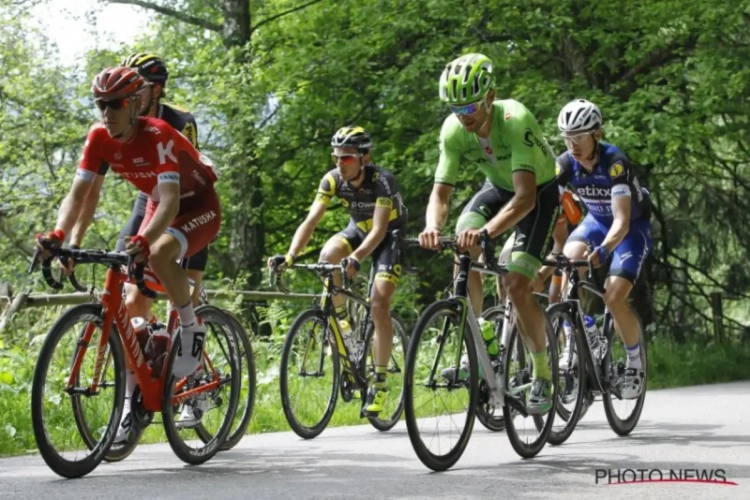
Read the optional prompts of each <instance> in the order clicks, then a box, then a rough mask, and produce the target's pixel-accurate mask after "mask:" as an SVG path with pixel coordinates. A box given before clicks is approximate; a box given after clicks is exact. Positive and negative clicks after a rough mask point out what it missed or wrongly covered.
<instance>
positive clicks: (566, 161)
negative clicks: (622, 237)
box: [556, 142, 651, 227]
mask: <svg viewBox="0 0 750 500" xmlns="http://www.w3.org/2000/svg"><path fill="white" fill-rule="evenodd" d="M600 147H601V151H600V154H599V162H598V163H597V164H596V165H595V166H594V169H593V170H592V171H591V173H589V172H588V171H586V169H585V168H584V167H583V166H582V165H581V164H580V163H579V162H577V161H576V160H575V159H574V158H573V156H572V155H571V154H570V152H568V151H566V152H565V153H563V154H561V155H560V156H558V157H557V160H556V162H557V165H556V167H557V182H558V184H559V185H560V186H561V187H563V188H564V187H567V186H568V185H570V186H572V187H573V192H574V193H576V194H577V195H578V197H579V198H580V199H581V200H582V201H583V203H584V204H585V205H586V208H587V209H588V211H589V214H590V215H591V216H592V217H594V219H596V220H597V221H598V222H600V223H602V224H603V225H605V226H606V227H610V226H611V225H612V221H613V220H614V217H613V215H612V200H613V199H614V198H618V197H628V198H630V199H631V200H632V201H631V211H630V221H631V223H633V222H636V221H642V220H649V218H650V216H651V200H650V198H649V194H648V191H647V190H646V189H645V188H643V187H641V186H640V184H639V183H638V179H637V178H636V176H635V172H634V170H633V167H632V165H631V164H630V160H628V158H627V156H625V155H624V154H623V153H622V151H620V150H619V149H617V147H616V146H613V145H612V144H607V143H604V142H602V143H600Z"/></svg>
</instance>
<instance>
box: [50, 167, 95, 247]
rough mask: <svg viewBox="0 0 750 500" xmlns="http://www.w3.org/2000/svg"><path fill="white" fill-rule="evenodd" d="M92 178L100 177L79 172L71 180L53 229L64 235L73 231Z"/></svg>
mask: <svg viewBox="0 0 750 500" xmlns="http://www.w3.org/2000/svg"><path fill="white" fill-rule="evenodd" d="M94 177H102V176H101V175H96V174H94V173H91V172H87V171H82V170H79V171H78V173H77V174H76V177H75V179H73V185H72V186H71V188H70V192H69V193H68V196H66V197H65V199H64V200H63V202H62V205H60V210H58V212H57V225H56V226H55V227H56V228H58V229H62V230H63V232H64V233H65V234H68V233H69V232H70V231H71V230H72V229H73V225H74V224H75V223H76V221H77V220H78V218H79V216H80V213H81V207H82V206H83V200H84V199H85V198H86V195H87V194H88V192H89V189H90V187H91V182H92V180H93V179H94ZM94 209H96V206H94Z"/></svg>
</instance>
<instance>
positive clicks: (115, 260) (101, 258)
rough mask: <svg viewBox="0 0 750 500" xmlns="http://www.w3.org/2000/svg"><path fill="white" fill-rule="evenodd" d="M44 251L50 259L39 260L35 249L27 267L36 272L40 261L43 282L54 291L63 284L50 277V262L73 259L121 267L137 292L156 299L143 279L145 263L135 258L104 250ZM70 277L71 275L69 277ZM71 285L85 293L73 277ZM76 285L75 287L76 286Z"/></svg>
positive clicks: (80, 261)
mask: <svg viewBox="0 0 750 500" xmlns="http://www.w3.org/2000/svg"><path fill="white" fill-rule="evenodd" d="M45 249H46V250H47V251H48V252H50V253H51V254H52V256H51V257H49V258H47V259H44V260H41V259H40V256H41V250H40V249H37V250H36V252H35V253H34V257H33V258H32V261H31V265H30V266H29V271H28V272H29V273H33V272H35V271H36V269H37V267H38V265H39V263H40V261H41V264H42V276H44V281H46V282H47V285H49V286H50V287H51V288H53V289H55V290H61V289H62V288H63V286H64V285H63V283H62V282H61V281H58V280H56V279H55V278H54V276H52V261H53V260H54V259H55V258H58V259H60V260H61V261H63V262H64V261H65V260H67V259H73V260H74V261H75V262H76V263H77V264H104V265H106V266H109V267H122V266H125V267H126V268H127V269H128V272H129V274H130V276H131V277H132V278H133V279H134V280H135V284H136V286H137V287H138V290H139V291H140V292H141V293H142V294H143V295H145V296H146V297H149V298H152V299H153V298H156V292H155V291H153V290H151V289H150V288H149V287H148V285H146V281H145V279H144V269H145V268H146V262H145V261H141V262H135V257H133V256H130V255H127V254H123V253H118V252H106V251H104V250H79V249H70V248H54V247H52V246H48V247H45ZM71 276H72V275H71ZM71 284H72V285H73V286H74V287H76V289H77V290H78V291H84V292H85V291H86V289H85V288H83V287H81V286H80V283H78V280H76V279H75V278H74V277H73V278H72V279H71ZM76 285H77V286H76Z"/></svg>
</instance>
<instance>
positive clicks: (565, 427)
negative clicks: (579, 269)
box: [534, 303, 589, 446]
mask: <svg viewBox="0 0 750 500" xmlns="http://www.w3.org/2000/svg"><path fill="white" fill-rule="evenodd" d="M547 317H548V318H549V321H550V323H551V324H552V329H553V331H554V332H555V339H556V340H558V342H556V345H557V350H558V353H560V352H562V349H561V346H560V342H559V340H560V339H565V338H566V337H565V334H564V332H563V323H564V322H566V321H567V322H568V324H570V326H571V328H572V330H573V331H572V333H571V335H570V338H569V339H567V341H568V342H571V343H572V344H571V345H570V346H569V349H568V352H567V356H566V359H564V360H560V364H564V365H565V366H566V367H567V368H566V369H562V368H560V370H559V373H560V379H559V382H558V386H557V387H558V389H557V391H556V393H557V399H558V401H557V417H558V418H559V421H560V423H561V425H553V426H552V430H551V431H550V433H549V437H548V438H547V442H548V443H549V444H551V445H555V446H559V445H561V444H563V443H564V442H565V441H567V440H568V438H569V437H570V436H571V435H572V434H573V430H574V429H575V428H576V424H578V422H579V421H580V419H581V417H582V416H583V411H584V410H585V409H587V408H588V404H589V401H588V400H587V399H586V391H587V384H586V381H587V378H586V376H587V373H586V362H585V358H584V357H583V355H582V353H583V350H584V349H587V348H588V345H584V343H583V342H584V340H583V339H584V338H585V333H584V335H580V332H578V329H579V324H578V322H577V321H576V320H575V318H573V317H572V316H571V314H570V306H569V305H568V304H565V303H558V304H553V305H552V306H550V307H549V308H548V309H547ZM574 359H576V361H575V362H574ZM563 361H565V363H562V362H563ZM571 365H572V366H571ZM534 423H535V424H536V426H537V430H539V431H541V430H542V429H543V427H544V424H545V421H544V419H543V418H541V417H536V418H535V419H534Z"/></svg>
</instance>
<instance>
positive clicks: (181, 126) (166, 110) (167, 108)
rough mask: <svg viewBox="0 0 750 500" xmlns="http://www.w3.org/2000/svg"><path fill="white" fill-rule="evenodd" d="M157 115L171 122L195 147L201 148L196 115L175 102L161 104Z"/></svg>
mask: <svg viewBox="0 0 750 500" xmlns="http://www.w3.org/2000/svg"><path fill="white" fill-rule="evenodd" d="M156 117H157V118H161V119H162V120H164V121H165V122H167V123H169V124H170V125H171V126H172V128H174V129H176V130H177V131H179V132H180V133H181V134H182V135H184V136H185V137H187V140H188V141H190V142H191V143H192V144H193V146H195V149H199V148H198V125H197V124H196V123H195V117H194V116H193V115H192V114H190V112H189V111H188V110H186V109H183V108H180V107H178V106H175V105H174V104H169V105H168V104H160V105H159V111H158V112H157V114H156Z"/></svg>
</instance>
